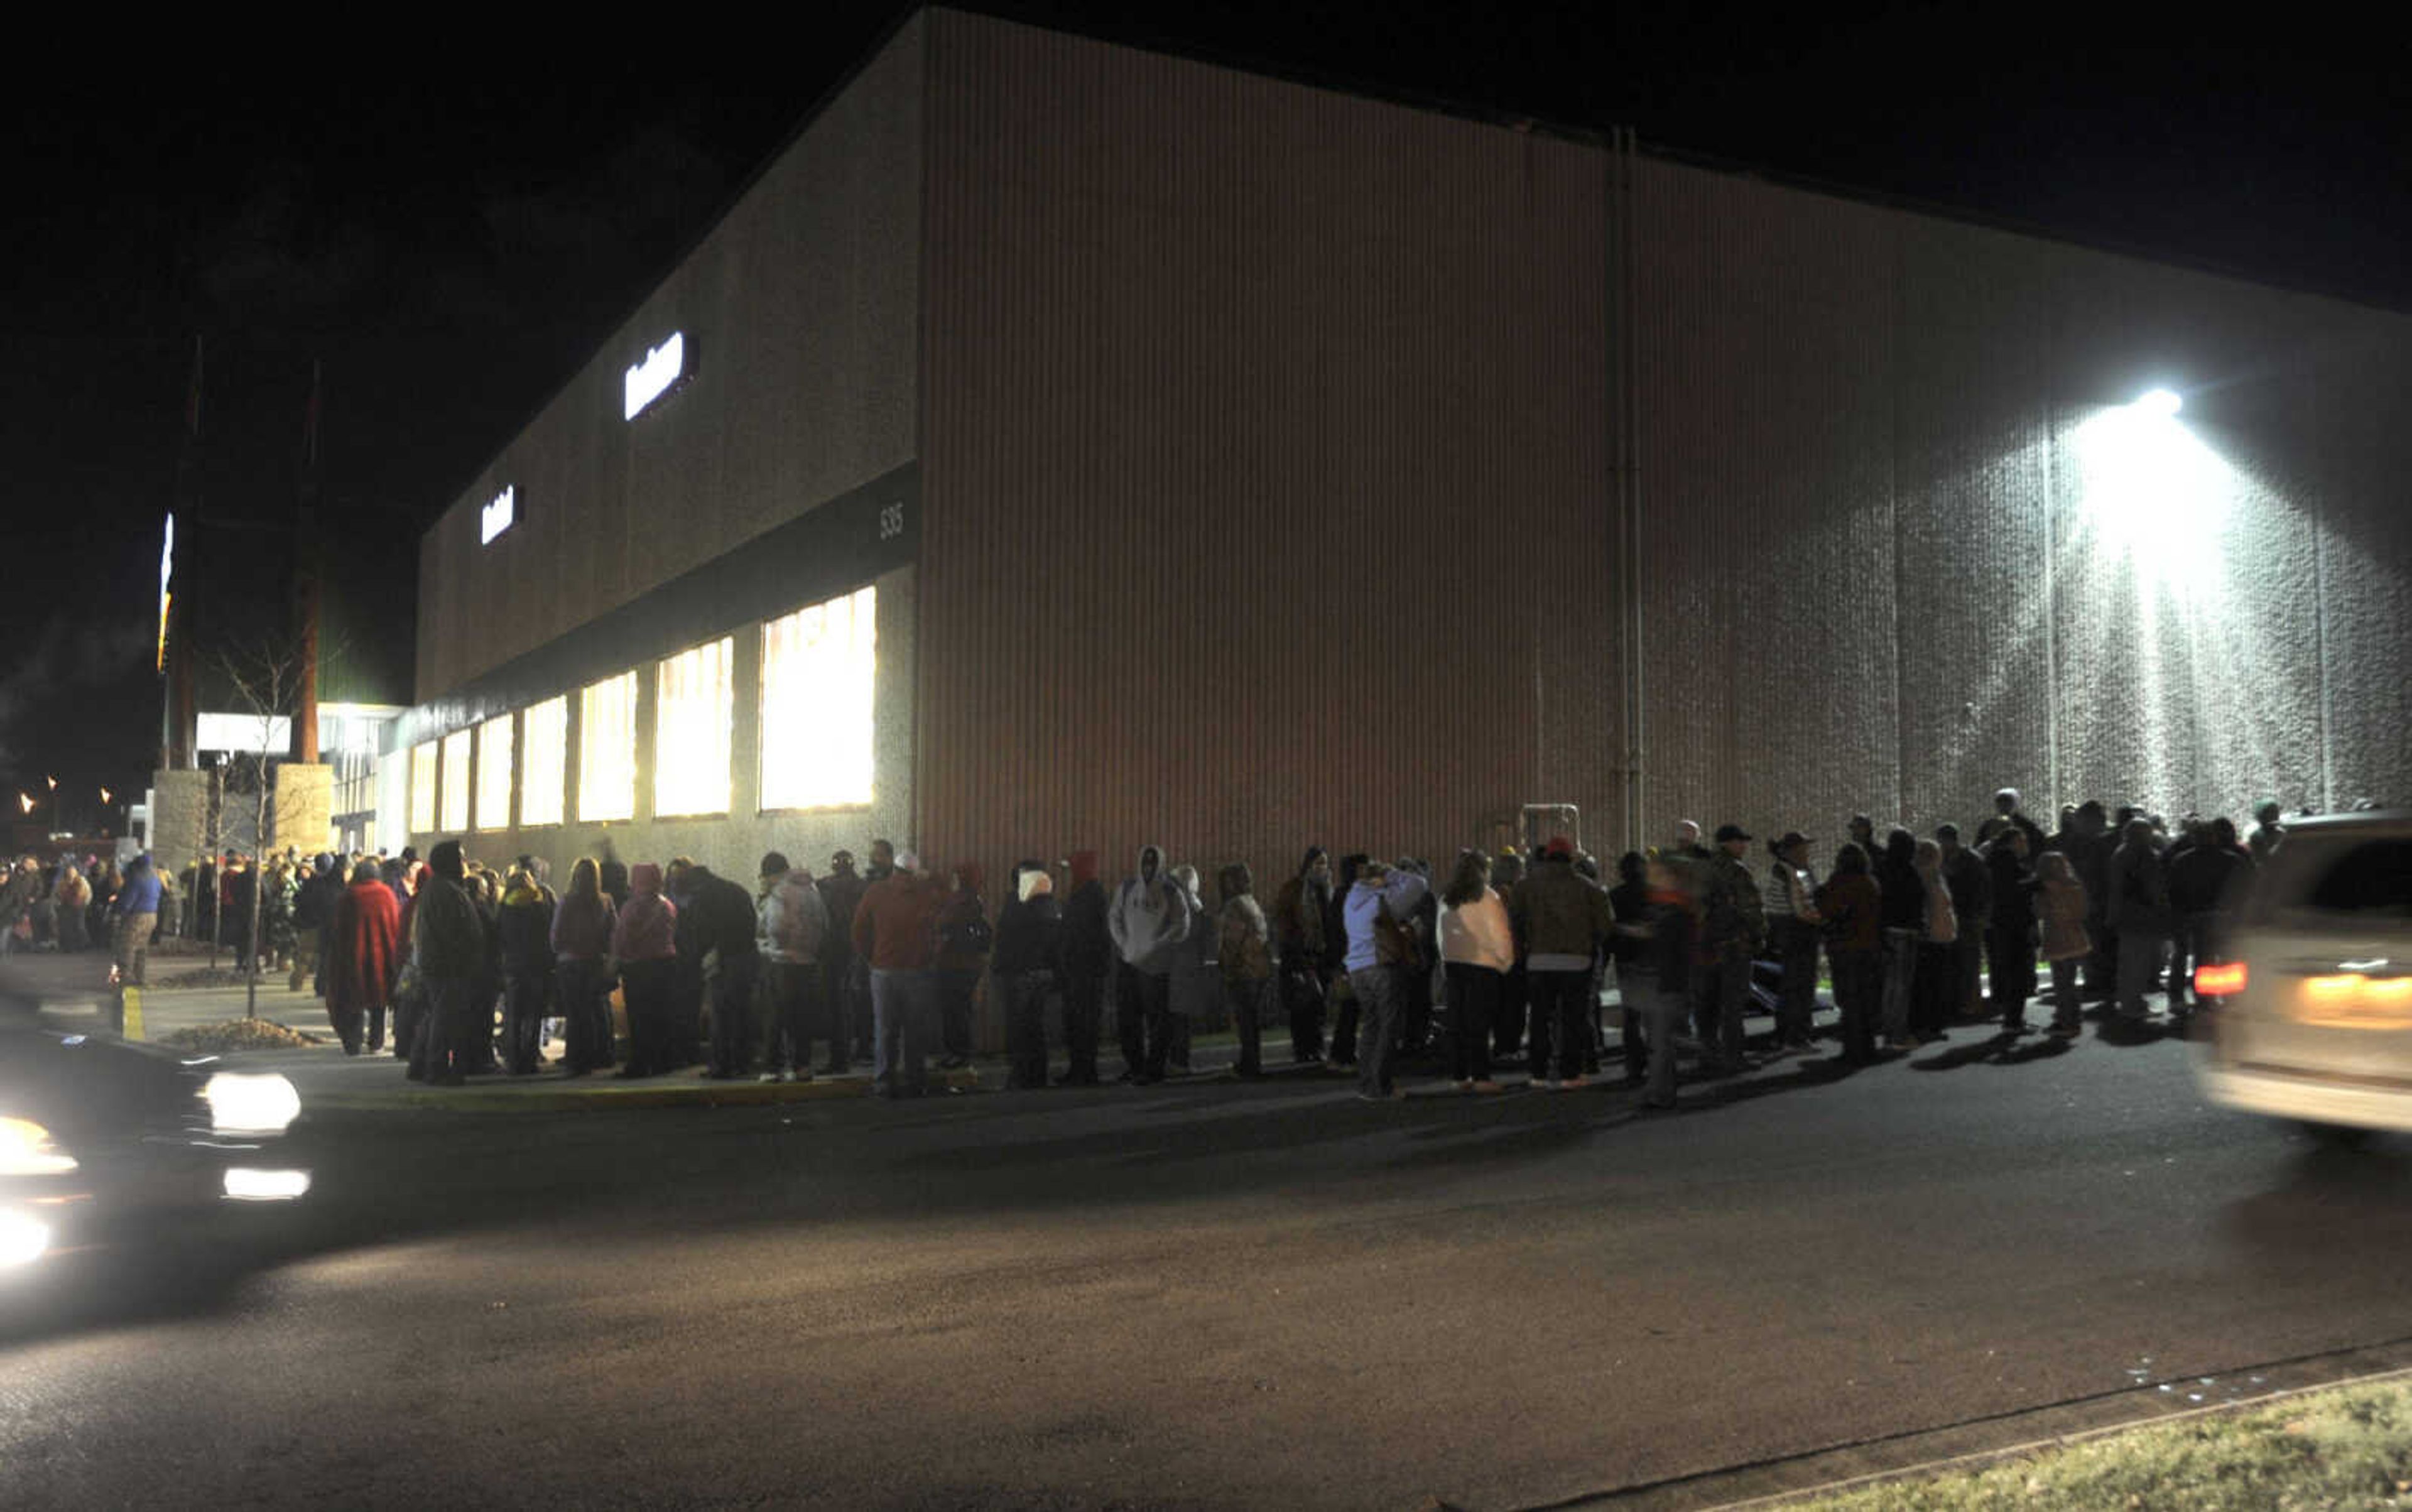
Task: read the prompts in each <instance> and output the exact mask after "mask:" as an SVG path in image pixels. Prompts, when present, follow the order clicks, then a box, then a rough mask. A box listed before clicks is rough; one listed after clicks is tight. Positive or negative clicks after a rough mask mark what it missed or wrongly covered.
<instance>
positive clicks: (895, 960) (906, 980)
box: [853, 849, 946, 1098]
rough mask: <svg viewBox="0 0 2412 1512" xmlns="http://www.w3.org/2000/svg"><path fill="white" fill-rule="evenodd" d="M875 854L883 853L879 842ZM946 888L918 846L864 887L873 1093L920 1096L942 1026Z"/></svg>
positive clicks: (857, 943) (863, 953) (859, 913)
mask: <svg viewBox="0 0 2412 1512" xmlns="http://www.w3.org/2000/svg"><path fill="white" fill-rule="evenodd" d="M874 854H875V855H876V854H877V852H876V849H875V851H874ZM944 903H946V889H945V888H944V886H943V885H942V884H934V883H933V882H932V881H931V879H930V878H928V877H927V876H925V875H923V874H922V873H921V860H920V858H919V857H918V856H916V855H914V854H913V853H912V852H911V851H906V852H905V853H904V854H902V855H900V856H898V857H896V858H895V864H894V866H893V868H892V869H891V870H890V872H889V873H888V874H887V875H886V876H883V877H881V878H880V879H879V880H878V881H876V882H874V883H872V884H871V886H870V887H868V888H864V889H863V894H862V902H861V903H860V905H859V906H858V907H857V908H856V909H855V911H854V931H853V933H854V951H855V954H856V955H858V956H860V957H861V958H862V960H864V961H865V962H869V964H870V968H871V1018H872V1077H871V1082H872V1091H873V1092H874V1093H875V1094H877V1095H879V1096H881V1097H891V1098H893V1097H919V1096H920V1095H921V1094H922V1093H923V1091H924V1090H925V1088H924V1085H923V1075H922V1060H923V1057H924V1056H926V1055H927V1054H928V1053H929V1045H930V1041H931V1039H932V1037H933V1036H934V1031H935V1029H936V1027H937V1017H938V1010H937V982H936V963H937V917H938V910H939V908H940V907H941V906H943V905H944Z"/></svg>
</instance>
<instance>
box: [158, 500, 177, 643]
mask: <svg viewBox="0 0 2412 1512" xmlns="http://www.w3.org/2000/svg"><path fill="white" fill-rule="evenodd" d="M175 573H176V516H175V514H174V512H173V511H170V512H169V515H168V538H167V540H166V541H164V542H162V543H161V545H160V547H159V660H158V664H157V670H159V671H162V672H164V671H166V670H167V669H168V580H169V579H170V578H172V577H174V576H175Z"/></svg>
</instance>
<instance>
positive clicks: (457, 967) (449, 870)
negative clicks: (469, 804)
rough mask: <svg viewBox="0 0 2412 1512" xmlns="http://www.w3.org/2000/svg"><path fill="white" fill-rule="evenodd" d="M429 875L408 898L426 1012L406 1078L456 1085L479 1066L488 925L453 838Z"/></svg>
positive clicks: (431, 863)
mask: <svg viewBox="0 0 2412 1512" xmlns="http://www.w3.org/2000/svg"><path fill="white" fill-rule="evenodd" d="M427 865H428V870H429V872H430V873H431V875H430V876H429V877H428V879H427V880H426V881H424V882H422V883H421V884H420V885H419V891H418V893H417V894H416V895H415V896H414V897H413V899H412V903H414V904H415V906H414V907H413V909H412V911H411V938H410V949H411V955H412V958H413V959H414V960H415V961H416V962H418V966H419V985H420V989H421V991H424V992H425V993H426V996H427V1006H426V1009H425V1011H424V1012H422V1013H421V1014H420V1015H419V1034H418V1043H417V1044H416V1045H415V1046H413V1047H412V1050H411V1056H410V1078H411V1079H412V1080H414V1081H425V1082H427V1083H428V1084H429V1085H431V1086H438V1087H457V1086H459V1085H461V1083H462V1082H463V1081H464V1080H466V1079H467V1078H468V1074H469V1071H470V1069H471V1067H472V1065H473V1064H474V1063H475V1062H476V1060H477V1044H476V1039H477V1038H478V1037H479V1036H480V1035H481V1034H482V1031H483V1025H481V1024H479V1023H478V1021H477V1009H478V1002H477V989H478V981H479V979H480V978H481V977H482V976H484V974H485V971H486V969H487V961H488V949H489V947H488V945H487V941H486V925H485V921H484V919H483V918H482V917H480V916H479V915H478V905H477V904H476V903H473V902H471V901H470V898H469V893H468V888H467V877H468V872H467V868H466V867H465V866H464V865H463V859H462V856H461V843H460V842H459V841H457V840H447V841H444V842H441V843H440V844H437V845H436V847H435V848H434V850H432V851H429V852H428V853H427Z"/></svg>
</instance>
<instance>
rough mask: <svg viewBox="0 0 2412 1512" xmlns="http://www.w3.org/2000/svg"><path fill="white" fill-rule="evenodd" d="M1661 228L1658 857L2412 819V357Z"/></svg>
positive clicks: (1845, 205)
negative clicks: (2362, 807)
mask: <svg viewBox="0 0 2412 1512" xmlns="http://www.w3.org/2000/svg"><path fill="white" fill-rule="evenodd" d="M1634 215H1635V219H1634V223H1633V236H1634V242H1635V244H1636V246H1637V249H1638V259H1639V283H1640V292H1639V296H1638V299H1637V311H1638V317H1639V326H1638V330H1639V334H1640V345H1641V357H1640V372H1639V376H1638V381H1637V386H1636V387H1637V390H1638V395H1639V402H1640V407H1641V411H1642V417H1643V418H1642V423H1641V426H1640V492H1641V497H1642V501H1643V502H1642V507H1641V524H1640V536H1641V548H1640V551H1641V563H1642V573H1641V581H1642V584H1643V594H1644V600H1645V602H1644V613H1643V616H1642V618H1643V623H1644V625H1645V629H1644V632H1643V647H1642V655H1641V662H1642V666H1643V668H1644V672H1645V689H1646V697H1645V715H1644V723H1645V730H1646V746H1647V750H1646V756H1645V765H1646V767H1647V769H1648V780H1647V782H1646V785H1645V792H1646V798H1645V808H1646V809H1647V811H1648V813H1649V815H1651V819H1650V824H1649V833H1650V835H1651V837H1652V838H1655V837H1656V835H1657V834H1658V833H1659V832H1661V831H1663V829H1665V828H1666V827H1668V826H1669V825H1670V824H1671V822H1672V820H1673V819H1674V818H1675V817H1676V816H1677V815H1689V816H1692V817H1696V818H1698V819H1699V820H1701V821H1702V822H1703V823H1707V824H1712V825H1713V824H1715V823H1718V822H1720V821H1722V820H1725V819H1728V818H1730V819H1735V820H1738V821H1740V822H1741V823H1743V824H1744V825H1745V826H1747V827H1749V828H1751V829H1754V830H1755V831H1757V832H1758V833H1761V834H1765V833H1768V832H1770V831H1771V830H1773V829H1779V828H1782V827H1787V826H1794V825H1797V826H1799V827H1800V828H1802V829H1805V830H1807V831H1808V832H1810V833H1811V834H1812V835H1814V836H1816V837H1817V839H1818V840H1819V842H1820V844H1819V846H1818V850H1819V852H1820V854H1823V853H1824V852H1825V851H1826V850H1827V849H1828V848H1829V847H1830V846H1831V844H1833V843H1836V842H1838V841H1839V840H1840V839H1841V838H1842V831H1843V822H1844V820H1845V819H1846V817H1847V816H1848V815H1850V814H1852V813H1854V812H1858V811H1865V812H1868V813H1870V814H1872V815H1875V817H1876V819H1877V821H1878V824H1879V825H1880V826H1881V825H1884V824H1887V823H1890V822H1892V821H1894V820H1896V819H1899V820H1903V821H1905V822H1908V823H1910V824H1911V825H1912V826H1913V827H1914V828H1917V829H1919V830H1921V831H1924V830H1926V829H1931V828H1932V827H1933V826H1934V824H1936V823H1938V822H1940V821H1942V820H1945V819H1957V820H1960V821H1962V823H1963V826H1964V825H1966V824H1967V823H1968V822H1970V821H1973V820H1974V819H1976V818H1978V817H1980V816H1981V815H1983V814H1985V813H1987V812H1989V802H1988V800H1989V796H1990V794H1991V793H1992V791H1993V788H1995V787H1996V786H1999V785H2006V784H2007V785H2015V786H2018V787H2020V788H2022V790H2023V791H2024V792H2025V794H2026V796H2027V800H2028V807H2029V811H2030V812H2031V813H2033V814H2035V815H2037V817H2038V818H2039V819H2040V820H2042V822H2044V823H2045V825H2046V826H2047V828H2049V827H2050V825H2051V824H2052V815H2053V812H2054V809H2055V807H2056V805H2057V804H2058V803H2060V802H2074V801H2078V800H2081V799H2083V798H2087V797H2099V798H2102V799H2104V800H2106V801H2110V802H2117V801H2121V800H2133V801H2140V802H2147V803H2149V804H2151V805H2152V806H2154V807H2155V808H2158V809H2161V810H2163V811H2165V812H2167V813H2169V814H2170V815H2176V814H2179V813H2182V812H2184V811H2185V810H2187V809H2190V808H2199V809H2200V810H2201V811H2202V812H2203V813H2205V814H2212V813H2228V814H2230V815H2237V816H2240V817H2242V816H2243V813H2244V811H2245V809H2246V808H2247V806H2248V805H2249V803H2250V802H2251V800H2253V799H2254V798H2255V797H2256V796H2258V795H2260V794H2264V793H2267V794H2272V795H2274V796H2277V797H2279V798H2280V799H2282V800H2284V801H2286V802H2287V804H2288V805H2289V806H2294V805H2298V804H2302V803H2305V802H2309V803H2312V804H2316V805H2320V804H2325V803H2328V802H2330V801H2334V802H2337V803H2343V802H2346V801H2348V800H2351V799H2352V798H2353V797H2355V796H2359V795H2364V794H2372V793H2377V794H2383V795H2391V796H2392V797H2393V798H2394V799H2395V800H2398V801H2404V800H2412V755H2407V749H2406V742H2405V736H2404V732H2405V727H2406V721H2405V716H2406V714H2407V713H2412V708H2407V700H2406V695H2405V677H2404V672H2403V668H2404V667H2405V663H2406V660H2407V653H2412V602H2407V599H2406V596H2405V595H2406V592H2407V583H2412V518H2407V516H2406V514H2405V510H2404V507H2403V504H2402V499H2403V483H2402V479H2403V478H2404V477H2405V476H2407V470H2412V438H2407V435H2406V433H2405V428H2403V427H2400V426H2397V427H2391V428H2390V425H2389V424H2388V422H2387V421H2386V419H2385V418H2384V416H2385V414H2386V412H2387V407H2388V405H2387V402H2386V401H2385V400H2383V399H2382V398H2381V397H2380V396H2383V395H2385V394H2387V393H2390V392H2393V391H2397V388H2398V387H2400V384H2401V382H2402V379H2403V376H2404V374H2405V370H2406V366H2407V364H2408V363H2412V321H2406V320H2405V319H2403V318H2402V317H2398V316H2389V315H2385V314H2381V313H2378V312H2375V311H2368V310H2361V309H2356V308H2354V307H2351V306H2347V305H2343V304H2340V303H2337V302H2336V301H2324V300H2317V299H2313V298H2310V297H2307V296H2302V295H2295V294H2289V293H2286V292H2283V291H2278V290H2272V289H2267V288H2261V287H2257V286H2250V285H2245V284H2241V283H2237V282H2234V281H2230V280H2224V279H2219V278H2214V277H2212V276H2208V275H2205V274H2200V273H2196V272H2188V271H2184V270H2180V269H2173V268H2169V267H2165V266H2158V265H2154V264H2150V263H2144V262H2140V261H2137V260H2134V259H2130V258H2124V257H2113V256H2111V255H2108V254H2103V253H2098V252H2094V251H2090V250H2087V249H2083V248H2078V247H2071V246H2067V245H2063V244H2059V243H2053V242H2042V241H2038V240H2036V239H2032V238H2026V237H2020V236H2013V235H2008V234H2005V233H2001V232H1997V231H1991V230H1984V229H1979V228H1971V227H1965V226H1960V225H1955V224H1953V223H1949V222H1946V221H1941V220H1936V219H1934V218H1931V217H1922V216H1917V215H1912V214H1908V213H1902V212H1897V211H1892V210H1887V209H1882V208H1878V207H1875V206H1870V205H1864V204H1858V203H1854V202H1850V201H1846V200H1840V199H1835V198H1829V197H1824V196H1818V195H1813V194H1808V193H1804V192H1801V191H1796V190H1791V189H1787V188H1781V187H1777V186H1774V185H1771V184H1767V183H1759V182H1757V181H1753V180H1749V179H1745V178H1740V177H1735V176H1731V175H1726V174H1720V173H1713V172H1709V171H1705V170H1702V169H1695V168H1691V167H1688V166H1684V165H1681V164H1677V163H1672V162H1666V161H1651V160H1647V159H1645V160H1644V162H1643V164H1642V165H1641V168H1640V174H1639V189H1638V191H1637V194H1636V197H1635V205H1634ZM2162 383H2167V384H2171V385H2173V386H2175V387H2177V388H2179V389H2183V390H2184V392H2185V394H2186V396H2187V397H2186V408H2185V410H2184V414H2183V416H2182V417H2181V419H2180V423H2179V424H2178V425H2177V426H2175V427H2170V428H2168V429H2167V430H2166V431H2165V432H2164V433H2158V434H2151V433H2137V432H2135V431H2134V430H2132V428H2131V429H2128V430H2122V428H2121V422H2120V420H2119V418H2117V416H2116V414H2115V411H2116V410H2117V409H2118V408H2119V407H2121V406H2124V405H2125V404H2126V402H2127V401H2129V400H2131V399H2133V398H2134V397H2136V396H2137V395H2138V394H2140V393H2141V392H2142V391H2143V390H2144V389H2147V388H2150V387H2153V386H2155V384H2162ZM2324 690H2325V691H2324Z"/></svg>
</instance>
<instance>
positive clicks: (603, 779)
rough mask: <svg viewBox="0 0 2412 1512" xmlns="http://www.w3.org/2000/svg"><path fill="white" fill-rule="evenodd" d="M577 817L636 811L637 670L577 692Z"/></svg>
mask: <svg viewBox="0 0 2412 1512" xmlns="http://www.w3.org/2000/svg"><path fill="white" fill-rule="evenodd" d="M578 816H579V817H580V818H581V819H633V818H635V817H636V816H637V674H636V673H634V672H623V673H621V674H620V675H619V676H618V677H607V678H605V679H604V680H603V681H602V682H600V683H595V684H593V685H592V686H590V687H588V688H587V689H586V690H585V691H584V692H582V693H581V694H580V695H579V696H578Z"/></svg>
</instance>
